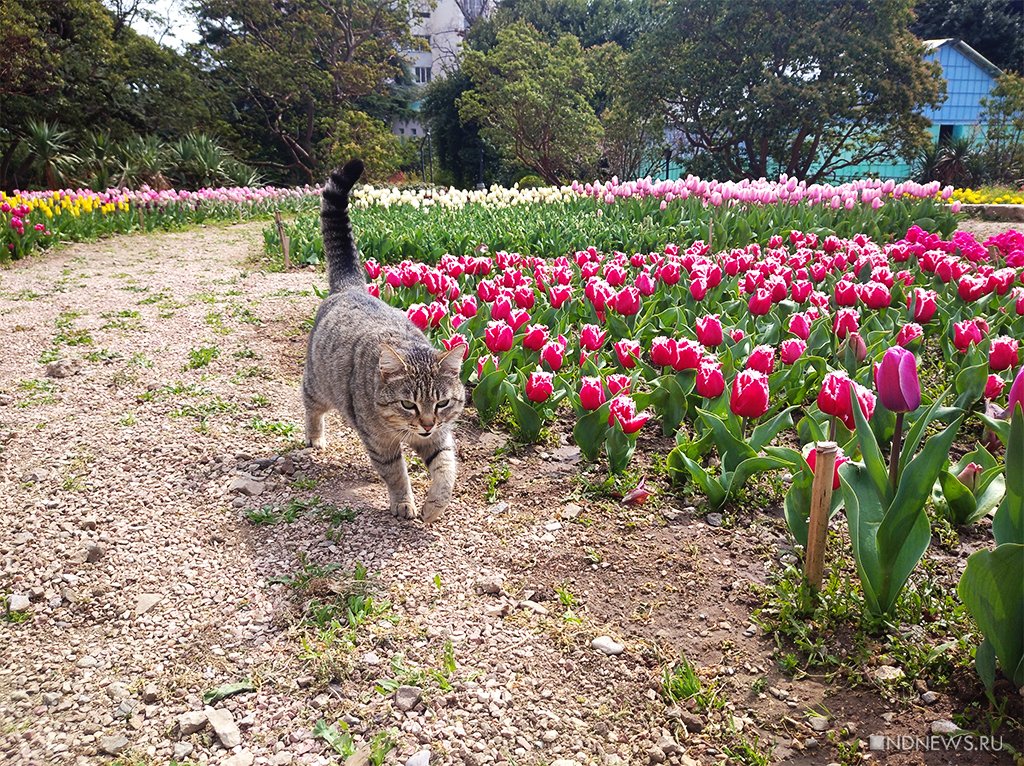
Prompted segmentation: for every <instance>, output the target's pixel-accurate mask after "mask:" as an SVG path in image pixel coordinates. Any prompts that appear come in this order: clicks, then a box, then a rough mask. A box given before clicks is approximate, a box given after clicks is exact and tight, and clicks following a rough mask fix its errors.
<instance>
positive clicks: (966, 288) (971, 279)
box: [956, 274, 989, 303]
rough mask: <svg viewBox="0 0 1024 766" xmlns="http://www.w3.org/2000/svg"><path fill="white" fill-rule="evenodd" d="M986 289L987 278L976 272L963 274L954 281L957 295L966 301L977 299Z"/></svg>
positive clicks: (987, 288) (987, 289)
mask: <svg viewBox="0 0 1024 766" xmlns="http://www.w3.org/2000/svg"><path fill="white" fill-rule="evenodd" d="M988 291H989V283H988V279H987V278H986V277H982V276H980V275H977V274H964V275H963V276H962V277H960V279H959V280H957V283H956V293H957V295H959V296H960V299H961V300H964V301H967V302H968V303H970V302H972V301H976V300H978V298H980V297H982V296H983V295H985V294H986V293H987V292H988Z"/></svg>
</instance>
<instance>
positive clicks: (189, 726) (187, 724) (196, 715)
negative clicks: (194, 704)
mask: <svg viewBox="0 0 1024 766" xmlns="http://www.w3.org/2000/svg"><path fill="white" fill-rule="evenodd" d="M206 724H207V718H206V713H205V712H204V711H202V710H191V711H189V712H188V713H182V714H181V715H179V716H178V732H179V733H180V734H181V736H183V737H188V736H191V735H192V734H195V733H196V732H197V731H202V730H203V729H205V728H206Z"/></svg>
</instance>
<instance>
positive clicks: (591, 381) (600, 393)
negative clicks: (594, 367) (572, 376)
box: [580, 376, 605, 410]
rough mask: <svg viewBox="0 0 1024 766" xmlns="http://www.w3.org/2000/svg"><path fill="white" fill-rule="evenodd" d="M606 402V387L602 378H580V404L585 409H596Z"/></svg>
mask: <svg viewBox="0 0 1024 766" xmlns="http://www.w3.org/2000/svg"><path fill="white" fill-rule="evenodd" d="M604 402H605V396H604V387H603V386H602V385H601V379H600V378H592V377H586V376H584V377H582V378H580V406H582V407H583V409H585V410H596V409H597V408H598V407H600V406H601V405H602V404H604Z"/></svg>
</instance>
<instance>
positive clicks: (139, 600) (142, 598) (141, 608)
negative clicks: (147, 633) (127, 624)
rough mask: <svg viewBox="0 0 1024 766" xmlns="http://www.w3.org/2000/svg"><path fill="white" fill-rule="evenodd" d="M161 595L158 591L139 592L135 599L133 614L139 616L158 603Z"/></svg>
mask: <svg viewBox="0 0 1024 766" xmlns="http://www.w3.org/2000/svg"><path fill="white" fill-rule="evenodd" d="M162 598H163V595H162V594H160V593H140V594H139V595H138V596H137V597H136V599H135V616H136V617H141V616H142V615H144V614H145V613H146V612H148V611H149V610H150V609H152V608H153V607H154V606H156V605H157V604H158V603H160V599H162Z"/></svg>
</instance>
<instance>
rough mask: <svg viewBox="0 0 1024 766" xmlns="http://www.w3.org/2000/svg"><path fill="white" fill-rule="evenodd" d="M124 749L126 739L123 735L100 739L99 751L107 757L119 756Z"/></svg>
mask: <svg viewBox="0 0 1024 766" xmlns="http://www.w3.org/2000/svg"><path fill="white" fill-rule="evenodd" d="M126 747H128V737H126V736H125V735H124V734H114V735H113V736H110V737H103V738H102V739H100V751H101V752H103V753H106V754H107V755H120V753H121V752H122V751H123V750H124V749H125V748H126Z"/></svg>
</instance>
